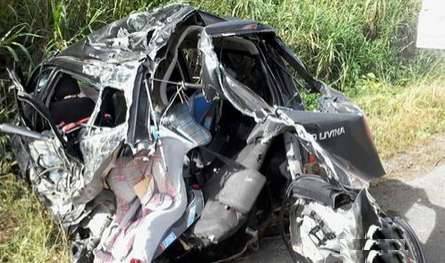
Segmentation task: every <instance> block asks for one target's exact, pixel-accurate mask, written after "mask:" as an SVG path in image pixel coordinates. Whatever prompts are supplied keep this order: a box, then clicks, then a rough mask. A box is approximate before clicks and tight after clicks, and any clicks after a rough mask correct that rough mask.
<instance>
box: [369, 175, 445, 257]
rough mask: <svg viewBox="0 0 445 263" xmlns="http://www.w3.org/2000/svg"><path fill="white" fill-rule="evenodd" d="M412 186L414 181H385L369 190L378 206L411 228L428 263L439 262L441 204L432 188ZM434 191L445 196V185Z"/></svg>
mask: <svg viewBox="0 0 445 263" xmlns="http://www.w3.org/2000/svg"><path fill="white" fill-rule="evenodd" d="M444 175H445V174H444ZM414 185H416V184H415V183H414V182H410V184H407V183H404V182H402V181H399V180H388V181H386V182H385V183H383V184H381V185H379V186H377V187H375V188H373V189H371V193H372V195H373V196H374V197H375V198H376V199H377V202H378V203H379V204H380V205H381V206H382V208H384V209H385V210H387V211H388V210H392V211H395V212H397V213H398V214H399V215H400V216H401V217H402V218H404V219H406V220H407V221H408V222H409V224H410V225H411V226H412V227H413V228H414V230H415V231H416V234H417V235H418V236H419V238H420V240H421V242H422V244H423V248H424V252H425V254H426V258H427V261H428V262H432V263H435V262H442V261H441V259H442V260H443V257H444V253H445V251H444V249H445V235H444V233H445V203H444V201H443V200H442V201H441V202H436V200H433V199H434V197H435V196H436V195H437V193H436V194H433V193H431V191H434V189H432V188H425V187H416V186H414ZM439 185H442V184H441V182H440V181H437V185H436V187H437V186H439ZM426 189H428V192H427V190H426ZM438 190H439V191H440V192H439V193H443V195H442V197H443V199H445V188H442V189H438Z"/></svg>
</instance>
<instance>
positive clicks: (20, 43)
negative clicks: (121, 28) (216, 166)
mask: <svg viewBox="0 0 445 263" xmlns="http://www.w3.org/2000/svg"><path fill="white" fill-rule="evenodd" d="M166 2H170V1H164V0H154V1H147V0H132V1H122V0H20V1H17V0H3V1H1V5H0V25H1V26H0V123H1V122H4V121H6V120H11V119H13V118H14V116H15V111H14V107H13V103H12V101H13V100H12V96H11V94H10V92H9V91H8V90H7V81H6V79H7V77H6V71H5V66H12V64H13V62H14V61H19V62H20V65H21V67H22V69H24V71H25V75H26V73H28V72H29V70H30V69H31V68H32V67H33V66H34V65H35V64H36V63H38V62H40V61H41V60H42V59H43V58H45V57H48V56H51V55H52V54H54V53H56V52H57V51H60V50H63V49H65V48H66V47H68V46H69V45H71V44H72V43H74V42H76V41H77V40H79V39H80V38H82V37H83V36H85V35H87V34H88V33H90V32H92V31H94V30H96V29H98V28H100V27H102V26H103V25H105V24H106V23H109V22H111V21H114V20H117V19H119V18H122V17H124V16H127V15H129V14H130V13H133V12H141V11H145V10H147V9H152V8H154V7H156V6H159V5H161V4H165V3H166ZM186 2H187V3H189V4H191V5H193V6H196V7H198V8H200V9H202V10H204V11H208V12H211V13H215V14H218V15H223V16H236V17H240V18H244V19H254V20H259V21H262V22H264V23H266V24H269V25H271V26H273V27H275V28H276V29H277V30H278V34H279V35H280V36H281V37H282V38H283V40H284V41H285V42H286V43H288V44H289V45H290V47H291V48H292V49H293V50H294V51H295V52H296V53H297V54H298V55H299V56H300V57H301V58H302V60H303V61H304V62H305V64H306V65H307V66H308V68H309V70H310V72H311V73H313V74H315V75H316V76H318V77H319V78H320V79H322V80H323V81H325V82H327V83H330V84H332V85H333V86H334V87H335V88H337V89H340V90H343V91H345V92H346V93H347V94H348V95H349V96H350V97H352V98H353V100H355V101H356V102H357V103H358V104H359V105H360V106H361V107H363V109H364V110H365V112H366V113H367V115H368V118H369V121H370V124H371V127H372V130H373V133H374V135H375V138H376V143H377V147H378V148H379V150H380V152H381V154H382V155H383V156H384V157H389V156H391V155H392V154H394V153H396V152H397V151H400V150H403V149H405V147H406V146H407V145H410V144H412V143H413V142H414V141H416V140H418V139H422V138H427V137H428V136H430V135H431V134H434V133H437V132H441V131H444V130H445V104H444V103H445V102H444V101H445V94H444V93H445V81H444V79H443V77H442V74H440V72H441V70H443V69H444V67H443V65H444V63H443V62H444V61H443V55H441V54H440V53H439V52H438V51H427V50H418V49H416V48H415V46H414V40H415V33H416V22H417V18H418V15H417V14H418V12H419V9H420V4H421V0H227V1H217V0H207V1H197V0H189V1H186ZM307 98H308V100H314V98H313V97H311V96H310V95H308V97H307ZM7 145H8V138H7V137H6V136H2V135H0V158H3V159H2V161H1V162H0V262H48V261H49V262H63V261H67V246H66V243H65V241H64V240H63V238H62V237H61V235H60V232H59V230H58V228H57V227H55V226H53V225H51V224H47V222H48V221H49V217H48V216H47V214H46V213H45V212H44V209H42V208H41V206H40V205H38V203H37V201H36V200H35V198H34V197H32V194H31V192H30V190H29V189H28V188H27V187H26V186H25V185H24V183H22V182H20V181H18V180H17V179H14V176H13V175H12V174H13V173H16V172H17V167H16V164H15V163H14V162H13V161H12V160H13V158H12V156H11V154H10V153H9V152H6V153H3V154H2V152H3V151H2V149H8V148H7V147H8V146H7Z"/></svg>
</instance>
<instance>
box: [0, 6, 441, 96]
mask: <svg viewBox="0 0 445 263" xmlns="http://www.w3.org/2000/svg"><path fill="white" fill-rule="evenodd" d="M4 1H6V4H2V10H1V11H0V22H4V23H3V25H6V26H4V27H3V30H2V29H0V36H1V35H2V34H4V32H2V31H6V30H8V29H9V28H11V27H12V26H14V25H17V24H27V25H29V26H28V32H30V33H33V34H38V35H41V36H42V37H43V39H39V40H38V41H30V39H25V41H24V42H25V43H23V44H24V45H25V46H26V47H27V48H28V50H29V52H30V53H31V54H33V60H34V61H36V62H38V61H40V60H41V59H42V57H43V56H48V55H50V54H53V53H54V52H55V51H58V50H63V49H65V48H66V47H67V46H69V45H70V44H72V43H73V42H75V41H77V40H78V39H79V38H81V37H82V36H84V35H86V34H88V33H90V32H91V31H93V30H95V29H97V28H99V27H101V26H103V25H104V24H105V23H108V22H110V21H114V20H117V19H119V18H121V17H123V16H127V15H128V14H130V13H132V12H139V11H144V10H147V9H151V8H153V7H156V6H159V5H161V4H164V3H166V2H171V1H165V0H164V1H163V0H155V1H142V0H134V1H122V0H111V1H110V0H87V1H80V0H21V1H13V0H4ZM185 2H187V3H189V4H191V5H194V6H196V7H198V8H200V9H202V10H204V11H208V12H212V13H215V14H218V15H223V16H236V17H240V18H245V19H254V20H260V21H262V22H264V23H266V24H270V25H272V26H274V27H275V28H277V30H278V34H279V35H280V36H281V37H282V38H283V39H284V40H285V42H286V43H288V44H289V45H290V46H291V47H292V48H293V49H294V50H295V51H296V53H298V54H299V55H300V56H301V57H302V58H303V61H304V62H305V63H306V64H307V65H308V67H309V69H310V70H311V72H312V73H314V74H315V75H317V76H318V77H320V78H321V79H323V80H325V81H327V82H329V83H333V84H334V85H335V87H337V88H339V89H346V90H353V89H354V87H355V85H356V82H357V80H358V79H359V78H360V77H362V76H365V75H367V74H369V73H372V74H374V75H376V77H377V78H378V79H380V80H385V81H390V82H400V83H402V84H403V83H406V82H407V81H408V80H409V79H410V78H412V77H413V76H418V75H419V74H424V73H425V72H426V71H428V70H429V69H430V68H431V66H430V65H431V63H430V62H431V61H432V60H433V61H437V60H438V59H439V58H438V56H436V55H437V54H435V53H434V52H430V51H418V50H416V49H415V48H414V39H415V32H416V21H417V18H418V15H417V14H418V12H419V9H420V4H421V0H241V1H240V0H227V1H219V0H218V1H217V0H207V1H197V0H189V1H185ZM7 62H8V61H7Z"/></svg>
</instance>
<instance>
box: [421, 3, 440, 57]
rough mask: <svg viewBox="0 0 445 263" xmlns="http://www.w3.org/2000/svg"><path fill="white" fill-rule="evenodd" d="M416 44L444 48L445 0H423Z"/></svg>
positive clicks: (423, 46) (422, 46)
mask: <svg viewBox="0 0 445 263" xmlns="http://www.w3.org/2000/svg"><path fill="white" fill-rule="evenodd" d="M416 46H417V47H418V48H434V49H445V0H423V4H422V10H421V12H420V16H419V24H418V28H417V44H416Z"/></svg>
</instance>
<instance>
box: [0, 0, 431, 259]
mask: <svg viewBox="0 0 445 263" xmlns="http://www.w3.org/2000/svg"><path fill="white" fill-rule="evenodd" d="M10 77H11V80H12V84H13V86H14V88H15V89H14V90H15V92H16V98H17V108H18V112H19V115H20V117H19V120H18V122H17V123H16V124H14V125H12V124H3V125H2V126H1V127H0V130H2V131H4V132H8V133H12V134H13V136H12V137H11V145H12V149H13V151H14V154H15V156H16V158H17V160H18V163H19V166H20V168H21V171H22V173H23V177H24V178H25V179H26V180H28V181H29V182H30V184H31V186H32V187H33V189H34V190H35V192H36V194H37V195H38V196H39V198H40V200H41V201H42V203H43V204H44V205H45V206H46V207H48V209H49V210H50V211H51V214H52V215H53V217H54V220H55V221H56V222H57V223H59V224H60V225H61V227H62V228H63V229H64V231H65V233H66V234H67V236H68V239H69V240H70V241H71V244H72V245H71V254H72V261H73V262H93V261H94V262H153V261H157V260H159V261H161V260H167V261H169V262H172V261H174V260H176V261H181V260H182V261H183V262H188V261H190V260H191V259H190V258H192V259H194V260H197V259H199V260H201V261H199V262H210V261H212V260H221V259H224V258H231V256H232V255H236V254H240V253H241V252H244V251H245V249H243V248H245V247H248V246H249V245H251V244H252V243H254V242H258V240H259V239H260V237H261V233H263V232H265V229H266V228H267V227H268V226H269V225H270V222H271V221H273V219H274V218H280V220H279V223H280V224H281V225H284V224H285V222H284V221H285V220H284V219H283V218H284V214H287V215H288V216H287V217H288V219H287V220H286V221H287V222H288V224H289V225H290V228H289V233H290V236H291V240H286V243H289V242H290V244H291V247H290V250H291V251H292V257H293V259H294V260H295V262H297V261H298V262H339V260H341V261H342V262H408V261H407V260H410V261H409V262H425V261H424V259H422V258H423V254H422V252H421V250H420V246H419V245H418V240H417V238H416V237H415V234H414V233H413V232H412V230H410V229H409V228H407V227H406V226H405V225H404V224H402V223H397V222H398V221H397V220H400V219H397V218H394V217H391V216H389V215H387V214H386V213H385V212H384V211H383V210H382V209H381V208H379V207H378V205H377V204H376V202H375V200H374V199H373V198H372V197H371V196H370V195H369V193H368V192H367V190H366V188H367V186H368V183H369V182H370V181H371V180H373V179H376V178H379V177H381V176H383V175H384V173H385V172H384V170H383V167H382V165H381V162H380V159H379V157H378V154H377V150H376V149H375V147H374V144H373V142H372V137H371V134H370V131H369V128H368V126H367V123H366V118H365V116H364V114H363V113H362V111H361V110H360V109H359V108H358V107H357V106H355V105H354V104H352V103H351V102H349V101H348V100H347V99H346V97H345V96H344V95H343V94H342V93H340V92H338V91H336V90H334V89H332V88H331V87H329V86H328V85H326V84H324V83H323V82H321V81H320V80H317V79H315V78H314V77H312V76H311V75H310V74H309V73H308V71H307V70H306V68H305V67H304V65H303V64H302V63H301V62H300V60H299V59H298V58H297V56H296V55H295V54H294V53H293V52H292V51H291V50H290V49H289V48H288V47H287V46H286V45H285V44H284V43H283V41H282V40H281V39H280V38H279V37H278V36H277V35H276V33H275V30H274V29H273V28H271V27H270V26H267V25H264V24H262V23H259V22H256V21H245V20H239V19H227V18H220V17H217V16H214V15H211V14H208V13H205V12H202V11H199V10H196V9H194V8H193V7H191V6H188V5H185V4H171V5H168V6H165V7H161V8H157V9H155V10H153V11H150V12H145V13H139V14H132V15H130V16H129V17H127V18H123V19H121V20H119V21H116V22H113V23H111V24H109V25H107V26H105V27H104V28H102V29H100V30H98V31H96V32H94V33H92V34H90V35H89V36H87V37H85V38H83V39H82V40H80V41H79V42H77V43H75V44H74V45H72V46H71V47H69V48H68V49H66V50H65V51H63V52H61V53H59V54H57V55H56V56H54V57H52V58H49V59H47V60H45V61H44V62H42V63H41V64H40V65H39V66H38V67H37V68H36V69H35V70H34V72H33V74H32V75H31V77H30V79H29V81H28V83H27V84H26V85H25V84H24V83H23V82H22V81H21V80H20V78H19V77H17V74H16V73H15V72H13V71H10ZM304 92H306V93H318V94H320V98H319V106H318V108H317V110H315V111H306V110H305V104H304V102H303V99H302V93H304ZM283 193H284V194H283ZM277 210H281V211H280V213H279V214H280V215H275V213H276V212H277ZM396 219H397V220H396ZM339 222H341V224H339ZM283 229H284V227H283ZM283 231H284V230H283ZM283 231H281V234H282V236H283V237H286V235H285V234H284V233H283ZM386 239H391V240H394V242H392V243H391V242H386V241H385V242H386V243H385V242H383V241H382V240H386ZM235 240H236V241H235ZM358 240H368V241H369V242H365V243H366V244H365V245H364V244H362V243H363V242H358ZM404 240H408V241H406V242H404ZM388 244H389V245H388ZM388 247H389V248H392V249H390V250H391V251H392V252H387V250H388V249H387V248H388ZM206 251H213V252H212V253H206ZM215 251H218V252H215ZM370 251H374V252H372V253H370ZM210 254H211V256H210ZM374 260H375V261H374ZM378 260H381V261H378Z"/></svg>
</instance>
